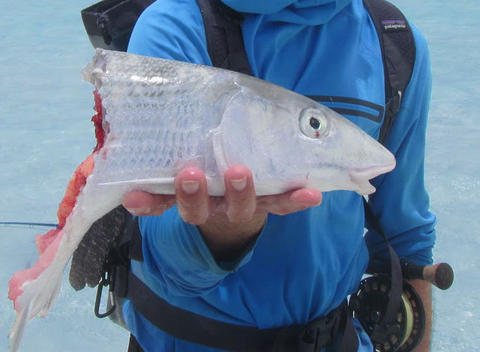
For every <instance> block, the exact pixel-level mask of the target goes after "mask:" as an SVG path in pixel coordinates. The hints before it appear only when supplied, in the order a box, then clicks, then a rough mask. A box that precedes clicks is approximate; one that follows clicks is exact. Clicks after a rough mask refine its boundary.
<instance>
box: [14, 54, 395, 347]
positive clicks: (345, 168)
mask: <svg viewBox="0 0 480 352" xmlns="http://www.w3.org/2000/svg"><path fill="white" fill-rule="evenodd" d="M82 73H83V77H84V79H85V80H87V81H88V82H90V83H92V84H93V86H94V87H95V90H94V99H95V106H94V109H95V115H94V116H93V118H92V121H93V124H94V127H95V135H96V141H97V144H96V146H95V147H94V149H93V152H92V153H91V154H90V155H89V156H88V157H87V158H86V160H85V161H83V162H82V163H81V164H80V165H79V166H78V168H77V169H76V170H75V171H74V174H73V176H72V178H71V180H70V181H69V183H68V186H67V189H66V191H65V195H64V197H63V199H62V201H61V203H60V205H59V209H58V212H57V216H58V221H59V226H58V228H56V229H52V230H50V231H48V232H47V233H45V234H43V235H38V236H37V237H36V242H37V247H38V251H39V258H38V260H37V262H36V263H35V264H34V265H33V266H32V267H31V268H28V269H25V270H21V271H19V272H17V273H15V274H14V275H13V276H12V278H11V280H10V282H9V298H10V299H11V300H12V301H13V303H14V307H15V310H16V316H15V321H14V323H13V326H12V329H11V331H10V351H11V352H15V351H17V350H18V349H19V347H20V344H21V340H22V337H23V335H24V330H25V326H26V324H27V322H28V321H29V320H31V319H32V318H34V317H36V316H45V315H47V313H48V312H49V310H50V309H51V307H52V305H53V303H54V301H55V299H56V297H57V296H58V293H59V291H60V287H61V282H62V278H63V272H64V270H65V267H66V266H67V264H68V262H69V260H70V259H71V257H72V255H73V252H74V251H75V249H76V248H77V247H78V245H79V243H80V241H81V240H82V238H83V236H84V234H85V233H86V232H87V231H88V229H89V228H90V226H91V225H92V224H93V223H94V222H95V221H96V220H97V219H99V218H101V217H102V216H103V215H105V214H106V213H108V212H109V211H110V210H112V209H114V208H116V207H117V206H118V205H120V204H121V202H122V198H123V196H124V195H125V194H126V193H127V192H130V191H133V190H139V191H145V192H150V193H155V194H174V192H175V189H174V184H173V181H174V178H175V175H176V174H177V173H178V172H179V171H180V170H182V169H183V168H186V167H197V168H200V169H202V170H203V171H204V172H205V175H206V178H207V182H208V192H209V194H210V195H212V196H222V195H223V194H224V192H225V188H224V183H223V173H224V172H225V170H226V169H228V168H229V167H230V166H233V165H244V166H247V167H248V168H250V169H251V170H252V175H253V179H254V182H255V189H256V193H257V194H258V195H269V194H278V193H283V192H286V191H289V190H292V189H296V188H300V187H308V188H315V189H318V190H319V191H322V192H327V191H333V190H350V191H355V192H357V193H359V194H361V195H367V194H371V193H373V192H374V191H375V188H374V187H373V186H372V185H371V183H370V182H369V180H371V179H372V178H374V177H376V176H378V175H381V174H384V173H387V172H389V171H391V170H393V168H394V167H395V158H394V156H393V155H392V154H391V153H390V152H389V151H388V150H387V149H386V148H385V147H384V146H382V145H381V144H380V143H378V142H377V141H376V140H375V139H373V138H371V137H370V136H369V135H368V134H367V133H365V132H364V131H362V130H361V129H360V128H359V127H357V126H356V125H355V124H353V123H351V122H350V121H349V120H347V119H346V118H344V117H343V116H341V115H339V114H338V113H336V112H334V111H333V110H331V109H329V108H327V107H326V106H323V105H321V104H319V103H317V102H315V101H313V100H311V99H309V98H307V97H305V96H302V95H300V94H297V93H295V92H293V91H290V90H288V89H285V88H282V87H280V86H277V85H274V84H272V83H269V82H266V81H263V80H261V79H258V78H254V77H251V76H248V75H244V74H241V73H237V72H232V71H229V70H224V69H219V68H213V67H209V66H204V65H198V64H192V63H186V62H179V61H174V60H166V59H159V58H152V57H146V56H139V55H134V54H130V53H125V52H116V51H109V50H104V49H97V50H96V53H95V56H94V58H93V60H92V61H91V62H90V63H89V64H88V65H87V66H86V67H85V68H84V69H83V71H82Z"/></svg>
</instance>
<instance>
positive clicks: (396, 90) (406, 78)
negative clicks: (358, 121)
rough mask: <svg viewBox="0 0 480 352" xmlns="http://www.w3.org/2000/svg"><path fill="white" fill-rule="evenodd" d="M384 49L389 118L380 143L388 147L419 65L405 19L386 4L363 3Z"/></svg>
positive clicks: (382, 1)
mask: <svg viewBox="0 0 480 352" xmlns="http://www.w3.org/2000/svg"><path fill="white" fill-rule="evenodd" d="M363 3H364V5H365V8H366V9H367V10H368V12H369V13H370V17H371V18H372V20H373V22H374V24H375V28H376V30H377V34H378V38H379V40H380V47H381V49H382V58H383V67H384V71H385V100H386V104H385V117H384V121H383V125H382V128H381V130H380V137H379V141H380V142H381V143H382V144H384V143H385V140H386V138H387V136H388V134H389V132H390V130H391V128H392V126H393V123H394V121H395V117H396V115H397V113H398V110H399V109H400V104H401V100H402V97H403V94H404V92H405V89H406V87H407V85H408V83H409V82H410V78H411V76H412V72H413V66H414V64H415V40H414V38H413V34H412V29H411V28H410V26H409V24H408V22H407V20H406V18H405V16H404V15H403V14H402V13H401V12H400V10H399V9H398V8H396V7H395V6H394V5H392V4H391V3H389V2H388V1H385V0H363Z"/></svg>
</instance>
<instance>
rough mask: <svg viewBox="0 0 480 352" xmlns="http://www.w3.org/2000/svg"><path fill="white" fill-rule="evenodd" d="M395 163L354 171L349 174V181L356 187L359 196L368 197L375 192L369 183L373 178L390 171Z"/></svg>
mask: <svg viewBox="0 0 480 352" xmlns="http://www.w3.org/2000/svg"><path fill="white" fill-rule="evenodd" d="M394 168H395V161H393V162H392V163H389V164H387V165H380V166H371V167H367V168H363V169H354V170H352V171H351V172H350V179H351V180H352V182H353V183H354V184H356V185H357V186H358V189H357V190H356V191H357V192H358V193H359V194H361V195H369V194H372V193H373V192H375V187H373V185H372V184H371V183H370V182H369V180H371V179H372V178H374V177H377V176H379V175H381V174H385V173H387V172H390V171H392V170H393V169H394Z"/></svg>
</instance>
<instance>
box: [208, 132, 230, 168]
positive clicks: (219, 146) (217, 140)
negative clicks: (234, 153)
mask: <svg viewBox="0 0 480 352" xmlns="http://www.w3.org/2000/svg"><path fill="white" fill-rule="evenodd" d="M220 126H221V125H220ZM220 126H219V127H217V128H215V129H213V130H211V131H210V133H211V134H212V144H213V154H214V156H215V162H216V163H217V169H218V171H220V174H221V175H223V173H224V172H225V171H227V169H228V162H227V158H226V156H225V153H224V150H225V149H224V148H223V138H222V130H221V129H220Z"/></svg>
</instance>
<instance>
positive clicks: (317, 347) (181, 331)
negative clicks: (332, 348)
mask: <svg viewBox="0 0 480 352" xmlns="http://www.w3.org/2000/svg"><path fill="white" fill-rule="evenodd" d="M127 298H128V299H129V300H130V301H131V302H132V303H133V305H134V306H135V310H136V311H137V312H139V313H141V314H142V315H143V316H144V317H145V318H146V319H147V320H149V321H150V322H151V323H152V324H153V325H155V326H156V327H157V328H159V329H160V330H162V331H164V332H166V333H167V334H169V335H171V336H174V337H176V338H179V339H182V340H185V341H190V342H193V343H196V344H200V345H204V346H209V347H212V348H216V349H221V350H226V351H235V352H320V351H321V350H322V349H323V348H325V347H326V346H327V345H333V344H335V343H337V342H338V345H337V346H338V347H340V348H339V349H338V350H339V351H341V352H356V351H357V349H358V338H357V335H356V332H355V328H354V327H353V323H352V316H351V313H349V311H348V309H349V308H348V306H347V304H346V302H344V303H342V304H341V305H340V306H339V307H337V308H336V309H334V310H333V311H331V312H330V313H329V314H328V315H327V316H326V317H320V318H317V319H314V320H312V321H311V322H310V323H308V324H306V325H293V326H287V327H279V328H270V329H259V328H257V327H254V326H246V325H236V324H230V323H226V322H222V321H219V320H215V319H211V318H208V317H205V316H202V315H198V314H195V313H193V312H191V311H188V310H184V309H182V308H179V307H176V306H173V305H171V304H170V303H168V302H167V301H165V300H163V299H162V298H160V297H159V296H157V295H156V294H155V293H153V292H152V291H151V290H150V288H149V287H148V286H147V285H145V284H144V283H143V282H142V281H141V280H140V279H139V278H138V277H136V276H135V275H134V274H133V273H132V272H130V273H129V275H128V289H127ZM338 333H340V334H338ZM338 336H342V337H343V338H341V339H340V340H341V341H336V338H337V337H338Z"/></svg>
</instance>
